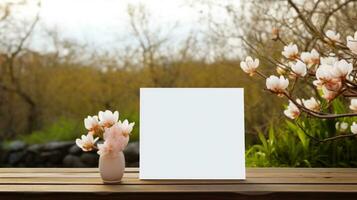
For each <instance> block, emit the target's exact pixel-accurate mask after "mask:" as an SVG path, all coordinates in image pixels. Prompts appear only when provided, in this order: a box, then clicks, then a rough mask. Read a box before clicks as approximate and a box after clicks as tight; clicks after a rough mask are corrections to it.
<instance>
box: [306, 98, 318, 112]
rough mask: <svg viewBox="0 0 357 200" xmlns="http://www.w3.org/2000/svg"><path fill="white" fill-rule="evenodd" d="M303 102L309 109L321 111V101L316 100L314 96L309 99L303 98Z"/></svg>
mask: <svg viewBox="0 0 357 200" xmlns="http://www.w3.org/2000/svg"><path fill="white" fill-rule="evenodd" d="M302 102H303V104H304V106H305V107H306V108H307V109H310V110H313V111H315V112H318V111H320V101H318V100H316V99H315V98H314V97H311V98H310V99H307V100H305V99H302Z"/></svg>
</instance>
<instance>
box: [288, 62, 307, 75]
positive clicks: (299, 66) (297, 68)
mask: <svg viewBox="0 0 357 200" xmlns="http://www.w3.org/2000/svg"><path fill="white" fill-rule="evenodd" d="M291 70H293V72H294V73H295V74H297V75H298V76H301V77H304V76H305V75H306V73H307V67H306V64H305V63H303V62H301V61H300V60H298V61H297V62H296V63H295V64H294V65H293V66H291Z"/></svg>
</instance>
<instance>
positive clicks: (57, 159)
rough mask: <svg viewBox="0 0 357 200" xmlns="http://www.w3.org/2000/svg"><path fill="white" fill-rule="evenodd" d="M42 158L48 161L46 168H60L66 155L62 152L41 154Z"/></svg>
mask: <svg viewBox="0 0 357 200" xmlns="http://www.w3.org/2000/svg"><path fill="white" fill-rule="evenodd" d="M40 157H42V158H43V159H44V160H45V161H46V166H58V165H59V164H61V162H62V159H63V157H64V155H62V153H61V151H58V150H57V151H49V152H41V153H40Z"/></svg>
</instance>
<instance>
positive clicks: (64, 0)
mask: <svg viewBox="0 0 357 200" xmlns="http://www.w3.org/2000/svg"><path fill="white" fill-rule="evenodd" d="M4 1H10V2H11V1H16V0H4ZM232 1H233V2H235V3H238V0H220V1H219V2H220V3H223V4H224V3H229V2H232ZM28 2H30V5H27V6H26V7H25V8H23V9H21V10H19V11H17V14H19V15H20V16H23V17H25V18H28V19H30V17H31V15H32V16H34V15H35V14H36V12H37V11H38V7H37V6H36V4H35V2H36V1H32V0H29V1H28ZM31 2H32V5H31ZM190 2H197V0H196V1H192V0H42V3H41V5H42V6H41V9H40V19H41V20H40V24H41V25H44V26H45V27H49V28H55V29H56V30H58V32H59V33H60V36H62V37H64V38H69V39H74V40H76V41H79V42H82V43H86V44H89V45H90V47H94V48H97V49H105V50H110V49H112V48H113V47H115V46H116V45H118V43H130V42H133V38H132V37H131V32H130V31H129V30H130V28H129V16H128V14H127V7H128V5H129V4H131V5H133V6H139V5H144V6H145V8H146V9H147V11H148V12H149V13H150V15H151V18H150V19H151V21H152V22H154V24H153V26H157V27H160V28H161V29H163V30H164V31H165V29H167V31H168V30H169V29H171V28H172V27H173V25H174V24H175V23H178V28H176V29H175V30H174V31H173V32H172V35H171V38H172V39H174V41H178V40H179V39H180V38H182V39H184V38H185V37H186V36H187V34H189V32H190V31H194V32H199V31H205V30H204V29H205V28H206V24H204V23H202V21H200V19H202V17H204V16H206V15H207V12H208V9H207V7H206V6H202V5H200V4H197V3H196V4H194V6H191V3H190ZM211 12H212V14H213V17H214V18H216V19H224V17H226V16H225V13H224V12H222V10H213V11H212V10H211ZM157 27H152V29H153V30H155V29H156V28H157ZM34 35H35V37H33V41H34V42H33V43H34V44H35V46H36V48H43V47H44V46H46V45H48V44H46V43H45V44H44V43H43V41H42V40H43V39H42V38H43V37H42V36H40V34H36V33H35V34H34Z"/></svg>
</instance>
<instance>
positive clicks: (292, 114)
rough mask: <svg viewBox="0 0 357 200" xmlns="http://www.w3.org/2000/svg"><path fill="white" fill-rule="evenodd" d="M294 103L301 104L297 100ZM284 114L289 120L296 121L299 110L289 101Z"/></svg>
mask: <svg viewBox="0 0 357 200" xmlns="http://www.w3.org/2000/svg"><path fill="white" fill-rule="evenodd" d="M296 101H297V102H298V103H301V102H300V100H299V99H297V100H296ZM284 114H285V115H286V116H287V117H289V118H290V119H296V118H297V117H299V115H300V110H299V108H298V107H297V106H296V105H295V104H294V103H293V102H292V101H290V100H289V105H288V107H287V108H286V110H284Z"/></svg>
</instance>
